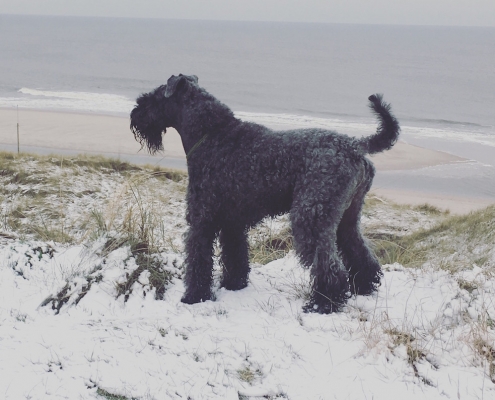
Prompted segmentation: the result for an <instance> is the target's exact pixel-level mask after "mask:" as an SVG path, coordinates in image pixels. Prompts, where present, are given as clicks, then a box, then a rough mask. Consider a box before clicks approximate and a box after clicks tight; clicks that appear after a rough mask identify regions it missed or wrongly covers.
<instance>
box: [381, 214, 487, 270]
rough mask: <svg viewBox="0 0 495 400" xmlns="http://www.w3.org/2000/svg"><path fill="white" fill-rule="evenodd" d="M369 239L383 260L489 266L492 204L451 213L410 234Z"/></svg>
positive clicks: (448, 267)
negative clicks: (437, 221) (455, 214)
mask: <svg viewBox="0 0 495 400" xmlns="http://www.w3.org/2000/svg"><path fill="white" fill-rule="evenodd" d="M372 241H373V243H374V246H375V252H376V254H377V256H378V257H379V259H380V262H381V263H382V264H393V263H396V262H397V263H399V264H402V265H404V266H407V267H420V266H422V265H424V264H425V263H427V262H428V263H429V264H434V265H437V266H438V267H439V268H441V269H445V270H448V271H451V272H457V271H459V270H462V269H465V268H471V267H472V265H473V264H476V265H478V266H479V267H483V268H485V269H487V270H490V269H493V268H494V266H495V265H494V263H495V259H494V252H493V251H494V248H493V243H495V207H494V206H491V207H488V208H486V209H484V210H480V211H476V212H472V213H470V214H467V215H462V216H450V217H448V218H446V219H444V220H443V221H441V222H440V223H438V224H437V225H435V226H433V227H432V228H430V229H421V230H419V231H417V232H414V233H412V234H409V235H404V236H394V235H389V236H388V237H379V236H378V237H374V238H372Z"/></svg>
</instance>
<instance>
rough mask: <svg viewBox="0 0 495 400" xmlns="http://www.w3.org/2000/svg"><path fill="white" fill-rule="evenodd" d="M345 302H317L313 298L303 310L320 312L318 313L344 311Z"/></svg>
mask: <svg viewBox="0 0 495 400" xmlns="http://www.w3.org/2000/svg"><path fill="white" fill-rule="evenodd" d="M344 305H345V303H336V302H332V301H319V302H316V301H315V300H314V299H311V300H310V301H308V302H307V303H306V304H305V305H304V306H303V312H305V313H310V312H312V313H318V314H332V313H334V312H339V311H342V307H344Z"/></svg>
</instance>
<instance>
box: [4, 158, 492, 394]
mask: <svg viewBox="0 0 495 400" xmlns="http://www.w3.org/2000/svg"><path fill="white" fill-rule="evenodd" d="M112 165H113V166H112ZM1 169H2V171H9V173H8V174H7V173H5V174H0V180H1V181H2V189H1V206H2V213H3V218H2V221H1V229H0V231H1V232H0V236H1V238H0V260H1V264H0V349H1V351H0V376H1V377H2V378H1V379H0V393H2V394H3V396H4V397H5V398H6V399H16V400H17V399H24V398H25V399H29V398H30V399H92V398H94V399H97V398H99V399H105V398H107V399H115V398H119V399H236V400H237V399H260V400H261V399H272V400H275V399H292V400H294V399H310V400H312V399H315V400H316V399H338V400H341V399H360V400H362V399H396V398H401V399H421V398H424V399H490V398H495V384H494V382H495V364H494V360H495V322H494V321H495V304H494V298H495V274H494V273H493V272H494V266H495V251H494V246H493V243H494V240H493V239H494V238H493V228H494V227H493V224H494V220H493V218H492V217H490V216H493V215H494V214H495V212H493V211H490V212H487V214H486V215H488V216H489V217H490V218H492V219H490V218H488V219H486V220H484V221H485V222H484V223H485V224H486V227H485V228H484V229H486V232H491V233H489V234H487V235H486V240H485V241H480V240H478V239H477V238H476V237H475V235H474V233H473V232H471V231H470V230H469V232H468V230H466V232H465V236H463V235H461V234H460V233H459V234H457V231H456V230H451V231H448V230H447V231H444V230H442V229H440V228H435V227H439V226H441V225H438V224H442V223H444V224H447V222H448V221H450V220H449V218H451V217H449V215H447V214H445V213H440V212H438V211H437V210H435V209H429V208H428V207H418V208H408V207H403V206H401V207H397V206H394V205H393V204H390V203H388V202H386V201H383V200H380V199H378V198H370V200H369V202H368V204H367V206H366V208H365V211H364V214H363V220H362V222H363V227H364V229H365V231H366V232H367V234H368V235H369V236H370V237H374V238H376V237H380V238H388V239H387V240H394V239H393V238H397V237H404V238H407V237H409V236H408V235H411V234H414V232H420V231H421V230H422V229H429V228H434V229H432V230H431V231H428V232H439V236H438V238H437V239H438V240H439V242H438V243H442V242H441V241H442V240H446V241H447V242H448V243H452V244H453V246H454V247H455V249H457V253H452V254H451V253H449V255H448V256H445V257H444V256H442V255H441V254H440V253H441V251H440V249H441V246H440V245H439V246H438V251H437V254H436V256H435V257H433V256H432V257H430V258H429V259H428V260H427V262H424V263H420V264H421V265H418V266H416V267H410V266H409V267H407V268H406V267H404V266H403V265H401V264H400V263H397V262H396V263H391V264H388V265H384V268H383V269H384V278H383V283H382V285H381V287H380V289H379V291H378V292H377V293H376V295H374V296H369V297H364V296H358V297H354V298H351V300H350V301H349V304H348V306H347V307H346V308H345V309H344V310H343V311H342V312H341V313H337V314H333V315H317V314H304V313H302V312H301V308H302V305H303V303H304V301H305V300H304V299H305V296H306V295H307V292H308V287H309V282H308V279H309V275H308V271H307V270H304V269H303V268H301V267H300V266H299V264H298V261H297V259H296V258H295V256H294V254H293V252H292V251H288V252H285V253H283V254H285V256H283V254H282V256H283V257H282V258H280V259H277V260H274V261H272V262H269V263H267V264H266V265H262V264H252V272H251V275H250V283H249V286H248V287H247V288H246V289H244V290H241V291H239V292H228V291H225V290H224V289H216V297H217V298H216V301H208V302H205V303H202V304H196V305H185V304H182V303H181V302H180V297H181V295H182V293H183V290H184V288H183V284H182V281H181V276H182V272H183V270H182V260H183V254H182V240H181V235H182V234H183V232H184V230H185V228H186V226H185V222H184V219H183V217H184V188H185V185H186V182H185V180H184V179H183V180H179V181H178V182H174V181H172V180H169V179H166V178H164V176H162V175H163V174H161V173H159V172H157V171H154V172H151V171H149V170H143V169H138V168H135V167H132V166H128V165H120V164H118V165H114V164H109V163H106V162H103V161H101V160H100V161H99V163H98V162H93V161H91V160H90V159H76V158H67V159H61V158H57V157H51V158H44V159H39V158H36V157H29V156H27V157H23V158H20V159H9V158H8V157H7V159H2V165H1ZM39 210H43V213H44V214H45V215H50V216H51V217H50V218H49V219H46V220H43V219H42V218H40V211H39ZM57 210H58V211H57ZM61 210H63V211H61ZM148 211H149V212H150V213H151V212H152V214H150V213H148ZM143 215H145V216H150V215H152V216H155V217H156V218H155V219H152V218H151V219H149V220H146V222H145V227H146V228H147V229H149V232H148V236H147V237H148V238H151V239H152V241H153V243H154V248H155V249H156V252H155V254H154V256H153V257H154V258H153V262H156V263H158V264H159V265H160V268H161V270H162V271H163V272H164V273H166V274H167V275H166V276H167V280H166V287H165V292H164V294H163V298H162V299H160V297H161V296H160V295H159V294H157V288H156V285H155V284H154V283H153V282H154V281H153V276H152V273H151V272H150V271H149V270H146V269H144V270H143V271H142V272H139V271H140V270H138V269H139V268H140V265H141V266H142V262H141V261H142V259H140V258H139V257H140V253H139V252H136V251H135V248H134V249H133V247H132V246H133V245H132V243H131V244H130V242H126V241H124V240H120V239H121V238H122V235H123V232H128V231H129V230H131V229H133V228H132V226H133V224H134V223H137V221H139V217H142V216H143ZM15 218H16V219H15ZM136 218H137V219H136ZM157 221H158V222H157ZM141 226H144V225H141ZM459 226H460V225H459ZM42 228H43V229H42ZM62 228H63V229H62ZM286 228H287V219H286V218H284V217H281V218H278V219H275V220H267V221H265V222H264V223H263V224H262V226H260V227H259V228H258V229H257V230H256V231H254V232H252V235H251V243H252V245H253V247H255V246H256V241H257V240H260V239H259V238H260V237H261V238H263V237H266V235H269V234H276V233H277V232H281V231H283V230H284V229H286ZM62 231H63V235H62V234H61V233H62ZM445 232H447V233H445ZM448 232H451V233H448ZM449 234H451V235H454V234H455V235H458V236H456V237H449V236H448V235H449ZM50 235H52V236H53V237H55V238H57V239H58V240H57V241H54V240H50ZM425 238H427V239H425V242H428V241H433V240H437V239H435V238H436V237H434V236H426V234H425ZM151 239H150V240H151ZM119 240H120V241H119ZM459 242H462V245H461V244H460V243H459ZM109 243H110V244H111V245H109ZM442 249H443V247H442ZM425 251H426V250H425ZM442 251H443V250H442ZM471 255H472V257H471ZM399 259H400V258H399ZM456 260H457V261H456ZM459 260H460V261H459ZM404 261H405V259H404ZM454 262H456V263H457V264H455V265H456V268H454V267H452V266H453V265H454ZM136 270H138V273H134V274H133V272H135V271H136ZM218 273H219V269H218V263H216V272H215V274H216V275H218ZM132 276H135V277H136V280H135V282H131V283H132V284H130V285H127V283H128V282H129V281H130V277H132ZM216 278H218V276H216ZM217 280H218V279H217ZM123 288H124V289H123ZM216 288H218V283H217V285H216ZM157 298H158V299H157ZM126 300H127V301H126ZM112 395H113V396H114V397H111V396H112ZM116 396H121V397H116Z"/></svg>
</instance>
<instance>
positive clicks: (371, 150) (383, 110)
mask: <svg viewBox="0 0 495 400" xmlns="http://www.w3.org/2000/svg"><path fill="white" fill-rule="evenodd" d="M368 100H369V101H370V104H369V106H370V108H371V110H372V111H373V113H374V114H375V115H376V116H377V117H378V121H379V125H378V128H377V130H376V133H375V134H374V135H371V136H368V137H364V138H362V139H360V140H359V146H360V149H361V151H362V152H363V153H364V154H375V153H380V152H381V151H384V150H388V149H390V148H391V147H392V146H393V145H394V144H395V142H397V139H398V138H399V132H400V126H399V122H398V121H397V119H395V117H394V116H393V115H392V113H391V111H390V104H388V103H385V102H384V101H383V95H381V94H373V95H371V96H370V97H368Z"/></svg>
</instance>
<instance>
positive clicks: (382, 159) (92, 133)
mask: <svg viewBox="0 0 495 400" xmlns="http://www.w3.org/2000/svg"><path fill="white" fill-rule="evenodd" d="M19 123H20V150H21V151H22V152H31V153H37V154H45V155H47V154H57V153H58V154H67V155H76V154H85V153H86V154H93V155H102V156H106V157H113V158H119V159H123V160H126V161H129V162H132V163H136V164H151V165H159V166H162V167H169V168H175V169H182V170H187V164H186V159H185V153H184V150H183V148H182V142H181V139H180V136H179V134H178V133H177V131H175V129H172V128H168V129H167V133H166V134H165V135H164V137H163V146H164V149H165V150H164V151H163V152H162V153H161V154H160V155H155V156H151V155H149V154H146V153H145V152H144V151H142V150H141V146H140V145H139V143H137V142H136V141H135V140H134V136H133V135H132V133H131V131H130V129H129V117H124V116H117V115H107V114H90V113H84V112H81V113H78V112H67V111H51V110H27V109H22V110H19ZM16 125H17V110H16V109H12V108H0V149H3V150H6V151H13V152H15V151H16V150H17V133H16V132H17V126H16ZM370 159H371V160H372V161H373V163H374V165H375V167H376V169H377V171H378V173H380V172H381V171H383V172H386V171H395V172H400V171H411V170H417V169H421V168H426V167H432V166H437V165H445V164H455V163H459V162H465V161H466V160H467V159H465V158H462V157H458V156H456V155H453V154H449V153H446V152H442V151H437V150H432V149H428V148H424V147H420V146H416V145H412V144H408V143H405V142H403V141H399V142H398V143H396V145H395V146H394V147H393V148H392V149H391V150H389V151H387V152H384V153H380V154H377V155H374V156H372V157H370ZM371 192H372V193H375V194H378V196H383V197H384V198H386V199H390V200H392V201H394V202H397V203H399V204H412V205H418V204H424V203H429V204H431V205H434V206H436V207H438V208H440V209H446V208H448V209H450V211H451V212H452V213H465V212H469V211H474V210H476V209H479V208H482V207H484V206H488V205H490V204H493V203H495V199H493V201H492V200H491V199H484V198H480V197H475V196H473V197H470V196H464V195H459V196H457V195H449V194H443V193H441V192H438V193H435V192H431V191H422V190H421V188H419V189H418V190H416V189H414V190H403V189H399V188H397V189H395V188H375V187H373V188H372V190H371Z"/></svg>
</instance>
